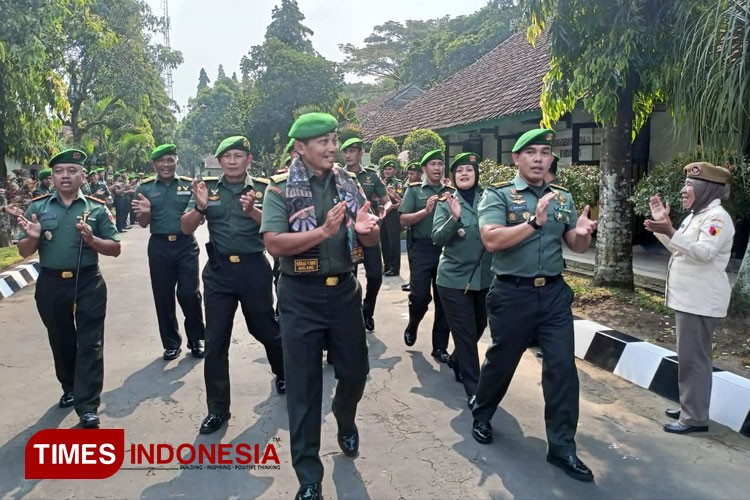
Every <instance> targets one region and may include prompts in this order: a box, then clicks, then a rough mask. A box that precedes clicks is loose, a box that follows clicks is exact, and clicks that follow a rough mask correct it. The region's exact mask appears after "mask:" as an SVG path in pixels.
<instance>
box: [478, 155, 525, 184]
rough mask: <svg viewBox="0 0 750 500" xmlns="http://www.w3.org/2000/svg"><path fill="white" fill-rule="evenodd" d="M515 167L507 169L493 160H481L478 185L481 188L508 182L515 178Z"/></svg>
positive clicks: (507, 167)
mask: <svg viewBox="0 0 750 500" xmlns="http://www.w3.org/2000/svg"><path fill="white" fill-rule="evenodd" d="M516 172H517V169H516V167H509V166H507V165H503V164H500V163H495V162H494V161H493V160H490V159H486V160H482V162H481V163H480V164H479V184H480V185H481V186H483V187H487V186H490V185H492V184H495V183H496V182H503V181H510V180H512V179H513V177H515V176H516Z"/></svg>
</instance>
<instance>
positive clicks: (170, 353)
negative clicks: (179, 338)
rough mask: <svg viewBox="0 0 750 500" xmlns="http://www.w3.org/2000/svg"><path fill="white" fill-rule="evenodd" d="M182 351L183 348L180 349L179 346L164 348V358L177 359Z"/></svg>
mask: <svg viewBox="0 0 750 500" xmlns="http://www.w3.org/2000/svg"><path fill="white" fill-rule="evenodd" d="M181 352H182V349H180V348H179V347H178V348H177V349H164V356H163V358H164V359H165V360H167V361H169V360H172V359H177V356H179V355H180V353H181Z"/></svg>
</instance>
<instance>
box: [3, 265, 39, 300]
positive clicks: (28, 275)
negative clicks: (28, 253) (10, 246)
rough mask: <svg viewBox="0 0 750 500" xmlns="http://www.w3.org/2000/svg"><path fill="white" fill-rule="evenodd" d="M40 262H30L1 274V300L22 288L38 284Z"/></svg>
mask: <svg viewBox="0 0 750 500" xmlns="http://www.w3.org/2000/svg"><path fill="white" fill-rule="evenodd" d="M38 277H39V260H38V259H35V260H29V261H26V262H24V263H23V264H21V265H18V266H16V267H13V268H11V269H8V270H7V271H3V272H1V273H0V300H2V299H4V298H6V297H10V296H11V295H13V294H14V293H16V292H17V291H19V290H20V289H21V288H23V287H25V286H29V285H31V284H32V283H36V279H37V278H38Z"/></svg>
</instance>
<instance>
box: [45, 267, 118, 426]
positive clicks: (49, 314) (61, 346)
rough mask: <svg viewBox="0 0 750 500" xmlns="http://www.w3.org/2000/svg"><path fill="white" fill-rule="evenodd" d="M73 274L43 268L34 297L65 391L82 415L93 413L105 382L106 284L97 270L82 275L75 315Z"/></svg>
mask: <svg viewBox="0 0 750 500" xmlns="http://www.w3.org/2000/svg"><path fill="white" fill-rule="evenodd" d="M74 272H75V270H73V271H68V272H67V274H65V276H71V277H68V278H64V277H63V272H62V271H60V270H57V269H48V268H44V267H43V268H41V271H40V273H39V279H38V280H37V282H36V291H35V293H34V299H35V300H36V307H37V310H38V311H39V316H41V318H42V322H43V323H44V326H45V327H47V336H48V337H49V344H50V347H51V348H52V357H53V358H54V360H55V374H56V375H57V380H59V381H60V384H61V385H62V390H63V392H72V393H73V395H74V397H75V409H76V413H78V415H83V414H84V413H87V412H95V411H97V409H98V408H99V397H100V396H101V393H102V385H103V383H104V316H105V313H106V309H107V285H106V284H105V283H104V279H102V275H101V273H100V272H99V267H98V266H89V267H86V268H82V269H81V270H80V274H79V275H78V302H77V303H78V305H77V307H76V313H75V318H74V317H73V300H74V298H75V288H76V279H75V277H74V274H73V273H74Z"/></svg>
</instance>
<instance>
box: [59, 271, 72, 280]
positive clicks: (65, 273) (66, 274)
mask: <svg viewBox="0 0 750 500" xmlns="http://www.w3.org/2000/svg"><path fill="white" fill-rule="evenodd" d="M60 277H61V278H64V279H68V278H72V277H73V271H63V272H61V273H60Z"/></svg>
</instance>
